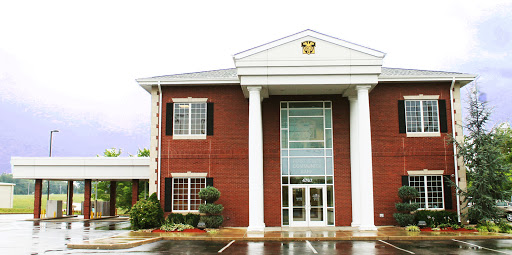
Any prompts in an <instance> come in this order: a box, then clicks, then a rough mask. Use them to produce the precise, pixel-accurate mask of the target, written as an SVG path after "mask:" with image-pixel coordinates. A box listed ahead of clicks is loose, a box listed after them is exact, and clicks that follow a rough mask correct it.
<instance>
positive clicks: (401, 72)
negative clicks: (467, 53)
mask: <svg viewBox="0 0 512 255" xmlns="http://www.w3.org/2000/svg"><path fill="white" fill-rule="evenodd" d="M380 77H396V78H398V77H418V78H420V77H449V78H452V77H473V78H474V77H475V75H473V74H467V73H459V72H445V71H432V70H417V69H403V68H388V67H382V72H381V74H380V75H379V78H380ZM185 79H186V80H188V79H193V80H203V79H204V80H210V79H211V80H223V79H236V80H238V77H237V72H236V68H228V69H219V70H211V71H202V72H194V73H182V74H172V75H163V76H154V77H148V78H141V79H137V81H146V80H176V81H178V80H185Z"/></svg>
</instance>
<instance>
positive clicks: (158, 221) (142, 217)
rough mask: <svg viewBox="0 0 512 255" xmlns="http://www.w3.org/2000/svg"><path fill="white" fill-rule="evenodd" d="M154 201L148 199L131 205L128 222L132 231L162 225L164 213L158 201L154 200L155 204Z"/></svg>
mask: <svg viewBox="0 0 512 255" xmlns="http://www.w3.org/2000/svg"><path fill="white" fill-rule="evenodd" d="M153 194H155V193H153ZM155 199H156V198H155ZM155 199H151V197H150V200H144V199H143V200H139V201H138V202H137V203H135V205H133V207H132V209H131V210H130V222H131V225H132V229H133V230H137V229H148V228H157V227H160V225H162V222H163V221H164V211H163V210H162V207H161V206H160V202H158V199H156V202H155Z"/></svg>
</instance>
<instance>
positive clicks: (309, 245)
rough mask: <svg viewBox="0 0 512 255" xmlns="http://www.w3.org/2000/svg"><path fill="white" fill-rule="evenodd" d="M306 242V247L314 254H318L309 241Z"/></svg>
mask: <svg viewBox="0 0 512 255" xmlns="http://www.w3.org/2000/svg"><path fill="white" fill-rule="evenodd" d="M306 244H307V245H308V247H309V248H310V249H311V250H312V251H313V253H314V254H318V252H317V251H316V250H315V248H314V247H313V245H311V243H310V242H309V241H308V240H306Z"/></svg>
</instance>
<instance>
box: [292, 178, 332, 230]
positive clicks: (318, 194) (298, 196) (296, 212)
mask: <svg viewBox="0 0 512 255" xmlns="http://www.w3.org/2000/svg"><path fill="white" fill-rule="evenodd" d="M290 188H291V191H292V192H290V193H291V194H290V195H291V201H292V211H291V214H292V215H291V217H290V226H294V227H308V226H326V223H325V213H326V211H325V204H326V203H325V200H326V196H325V187H322V186H292V187H290Z"/></svg>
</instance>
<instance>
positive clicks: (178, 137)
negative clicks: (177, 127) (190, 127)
mask: <svg viewBox="0 0 512 255" xmlns="http://www.w3.org/2000/svg"><path fill="white" fill-rule="evenodd" d="M172 139H173V140H201V139H202V140H204V139H206V134H204V135H173V136H172Z"/></svg>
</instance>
